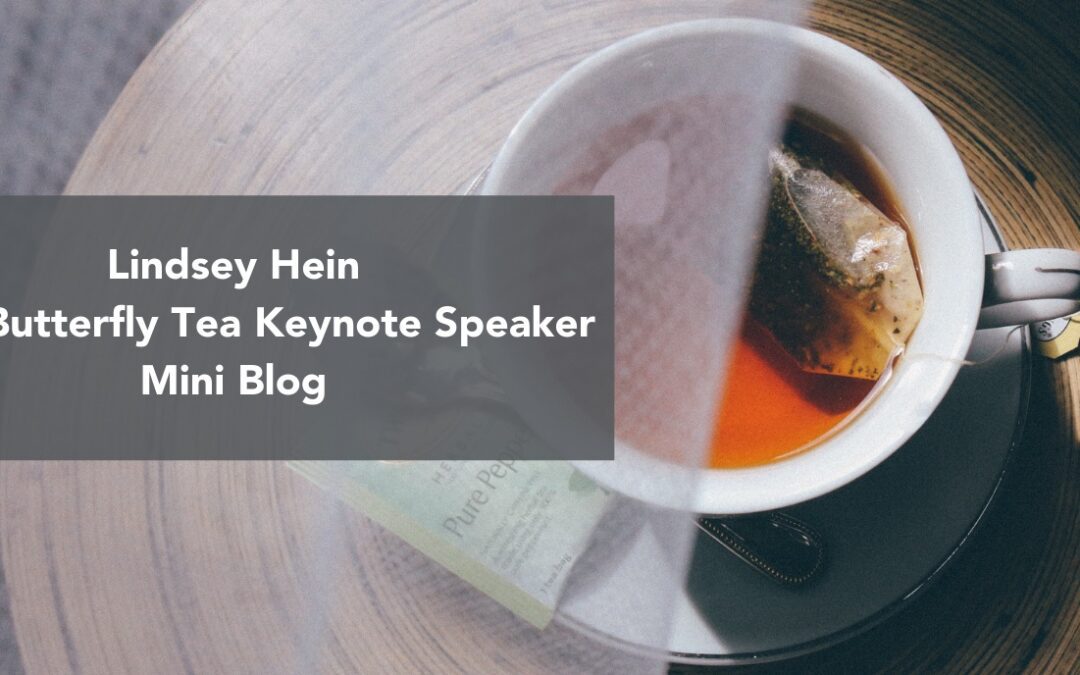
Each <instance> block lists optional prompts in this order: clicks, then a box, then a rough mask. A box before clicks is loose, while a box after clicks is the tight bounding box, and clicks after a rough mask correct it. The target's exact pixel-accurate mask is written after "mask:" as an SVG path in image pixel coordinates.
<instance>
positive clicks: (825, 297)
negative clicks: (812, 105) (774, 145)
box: [751, 148, 922, 380]
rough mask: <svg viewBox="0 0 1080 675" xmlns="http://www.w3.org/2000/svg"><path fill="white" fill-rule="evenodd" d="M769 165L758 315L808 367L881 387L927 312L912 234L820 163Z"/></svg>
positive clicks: (794, 159)
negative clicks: (878, 383) (769, 188)
mask: <svg viewBox="0 0 1080 675" xmlns="http://www.w3.org/2000/svg"><path fill="white" fill-rule="evenodd" d="M769 159H770V165H771V169H772V195H771V197H770V205H769V221H768V226H767V229H766V235H765V238H764V241H763V244H762V252H761V258H760V262H759V266H758V269H757V273H756V277H755V281H754V289H753V294H752V298H751V312H752V313H753V315H754V316H755V317H756V318H757V319H758V320H759V321H761V323H763V324H764V325H765V326H766V328H768V329H769V331H770V332H771V333H772V334H773V336H774V337H775V338H776V339H777V340H778V341H779V342H780V344H781V345H782V346H783V347H784V349H785V350H786V351H787V352H788V353H789V354H790V355H791V356H792V357H794V358H795V360H796V361H798V363H799V365H800V366H801V367H802V369H803V370H807V371H811V372H818V373H828V374H833V375H844V376H849V377H858V378H863V379H869V380H876V379H878V378H879V377H880V376H881V375H882V373H883V372H884V371H885V369H886V367H887V365H888V363H889V361H890V359H891V358H892V357H893V356H894V355H895V354H897V353H898V352H899V351H900V350H901V349H902V348H903V345H904V344H905V342H906V341H907V339H908V337H909V336H910V335H911V332H912V331H913V330H914V328H915V325H916V324H917V323H918V321H919V318H920V316H921V315H922V289H921V287H920V285H919V279H918V276H917V273H916V270H915V262H914V259H913V257H912V253H911V248H910V245H909V243H908V238H907V232H906V231H905V230H904V228H903V227H902V226H901V225H900V224H898V223H896V222H894V221H892V220H890V219H889V218H888V217H887V216H885V215H884V214H883V213H882V212H881V211H879V210H878V209H877V208H876V207H875V206H874V205H873V204H871V203H870V201H869V200H867V199H866V197H864V196H863V195H862V194H860V193H859V192H858V190H857V189H856V188H855V187H853V186H852V185H851V184H850V183H848V182H847V181H846V180H844V179H843V178H842V177H839V176H835V175H830V174H829V173H827V172H826V171H825V170H824V169H822V168H819V167H817V166H815V164H814V163H813V161H812V160H809V159H807V158H805V157H802V156H799V155H797V154H795V153H794V152H792V151H791V150H789V149H787V148H781V149H775V150H773V151H772V152H771V153H770V158H769Z"/></svg>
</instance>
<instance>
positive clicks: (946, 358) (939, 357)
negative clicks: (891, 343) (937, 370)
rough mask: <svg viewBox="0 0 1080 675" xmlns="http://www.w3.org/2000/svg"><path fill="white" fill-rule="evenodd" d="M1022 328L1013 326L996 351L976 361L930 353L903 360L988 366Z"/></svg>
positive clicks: (906, 355)
mask: <svg viewBox="0 0 1080 675" xmlns="http://www.w3.org/2000/svg"><path fill="white" fill-rule="evenodd" d="M1022 328H1024V326H1013V327H1012V328H1010V329H1009V332H1008V333H1006V334H1005V339H1003V340H1002V341H1001V344H1000V345H998V347H997V349H995V350H994V351H993V352H991V353H990V354H989V355H987V356H984V357H983V358H981V359H978V360H971V359H956V358H952V357H949V356H943V355H941V354H933V353H930V352H914V353H908V354H905V355H904V360H905V361H910V360H912V359H925V360H932V361H941V362H944V363H955V364H958V365H960V366H963V367H968V368H977V367H979V366H985V365H986V364H988V363H990V362H991V361H993V360H995V359H996V358H997V357H998V356H1000V355H1001V353H1002V352H1004V351H1005V349H1006V348H1007V347H1008V346H1009V341H1010V340H1012V336H1013V335H1015V334H1016V332H1017V331H1018V330H1020V329H1022Z"/></svg>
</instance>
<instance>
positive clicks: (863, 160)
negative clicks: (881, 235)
mask: <svg viewBox="0 0 1080 675" xmlns="http://www.w3.org/2000/svg"><path fill="white" fill-rule="evenodd" d="M784 143H785V145H787V146H789V147H792V148H795V149H797V150H798V151H800V152H802V153H804V154H806V155H809V156H813V157H816V158H820V159H821V160H823V161H825V162H826V163H828V165H829V166H831V167H832V168H833V169H834V170H836V171H837V172H839V173H840V174H842V175H843V176H844V178H846V179H847V180H848V181H850V182H851V184H853V185H854V186H855V187H856V188H857V189H858V190H859V191H860V192H861V193H862V194H863V195H865V196H866V198H867V199H869V200H870V201H871V202H872V203H873V204H874V206H876V207H877V208H878V209H879V210H881V211H882V212H883V213H884V214H886V215H887V216H888V217H889V218H891V219H893V220H895V221H897V222H899V223H900V224H902V225H904V227H905V229H907V226H906V224H905V223H904V219H903V216H902V213H901V209H900V208H899V205H898V203H897V201H896V199H895V198H894V197H893V195H892V191H891V189H890V187H889V185H888V182H887V181H886V180H885V178H884V176H883V175H882V173H881V171H880V169H879V168H878V166H877V164H876V162H875V161H874V160H873V158H872V157H870V156H869V155H868V154H867V153H866V151H865V150H864V149H863V148H862V146H860V145H859V144H858V143H856V142H855V141H854V140H853V139H851V138H850V137H848V136H846V135H845V134H843V133H842V132H840V131H839V130H837V129H835V128H832V127H831V126H829V125H828V124H827V123H825V122H823V121H822V120H819V119H816V118H814V117H812V116H810V115H807V114H806V113H803V112H797V113H796V115H795V116H794V118H793V120H792V121H791V123H790V124H789V125H788V128H787V130H786V132H785V135H784ZM909 236H910V235H909ZM875 384H876V382H874V381H873V380H867V379H856V378H853V377H843V376H839V375H826V374H820V373H814V372H808V371H806V370H804V369H802V368H800V367H799V364H798V363H797V362H796V361H795V359H794V358H792V356H790V355H789V354H788V353H787V352H786V351H785V350H784V349H783V348H782V347H781V346H780V344H779V343H778V342H777V341H776V340H775V339H774V338H773V336H772V335H771V334H770V333H769V331H768V330H766V329H765V328H764V327H763V326H762V325H761V324H760V323H758V322H757V321H756V320H755V319H754V317H753V316H747V317H746V319H745V320H744V326H743V330H742V332H741V335H740V336H739V338H738V341H737V343H736V345H735V347H734V348H733V351H732V357H731V365H730V366H729V369H728V373H727V381H726V386H725V392H724V394H723V396H721V401H720V410H719V411H718V413H717V415H716V418H715V419H716V422H715V428H714V431H713V441H712V447H711V453H710V464H711V466H713V467H715V468H738V467H747V466H754V465H759V464H765V463H768V462H771V461H774V460H777V459H780V458H782V457H784V456H787V455H790V454H792V453H793V452H795V451H797V450H799V449H801V448H804V447H806V446H807V445H808V444H810V443H813V442H814V441H815V440H817V439H819V438H821V437H822V436H824V435H825V434H827V433H828V432H829V431H830V430H832V429H834V428H835V427H836V426H837V425H839V424H840V423H841V422H843V421H844V420H845V419H847V418H848V417H849V416H850V415H851V414H852V413H853V411H854V410H855V409H856V408H857V407H858V406H859V405H860V403H862V402H863V401H864V400H865V399H866V398H867V396H868V395H869V394H870V393H871V391H872V390H873V388H874V386H875Z"/></svg>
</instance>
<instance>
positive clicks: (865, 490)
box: [556, 199, 1029, 664]
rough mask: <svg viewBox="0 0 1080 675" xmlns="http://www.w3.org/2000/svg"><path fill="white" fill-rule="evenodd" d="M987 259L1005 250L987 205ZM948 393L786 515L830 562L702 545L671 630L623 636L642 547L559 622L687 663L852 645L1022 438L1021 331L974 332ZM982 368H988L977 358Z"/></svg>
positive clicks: (953, 529)
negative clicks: (818, 543)
mask: <svg viewBox="0 0 1080 675" xmlns="http://www.w3.org/2000/svg"><path fill="white" fill-rule="evenodd" d="M979 207H980V209H981V211H982V214H983V223H984V228H985V237H984V240H985V246H986V250H987V252H995V251H1000V250H1002V249H1003V248H1004V246H1003V244H1002V242H1001V238H1000V236H999V234H998V229H997V227H996V226H995V225H994V223H993V219H992V217H991V216H990V214H989V212H988V211H987V210H986V208H985V205H984V204H983V203H982V200H981V199H980V200H979ZM968 358H969V360H972V361H976V362H980V363H981V365H978V366H968V367H965V368H962V369H961V371H960V374H959V375H958V376H957V379H956V383H955V384H954V385H953V388H952V390H951V391H950V392H949V394H948V396H947V397H946V398H945V400H944V401H943V402H942V404H941V406H940V407H939V408H938V410H937V411H936V412H935V413H934V415H933V416H932V417H931V418H930V420H929V421H928V422H927V424H926V426H925V427H923V429H922V430H921V431H920V432H919V433H918V434H917V435H916V436H915V437H914V438H913V439H912V440H911V441H909V442H908V444H907V445H905V446H904V447H903V448H901V449H900V450H899V451H897V453H896V454H895V455H893V456H892V457H891V458H889V459H888V460H887V461H886V462H885V463H883V464H882V465H881V466H879V467H877V468H876V469H874V470H873V471H872V472H870V473H869V474H867V475H866V476H864V477H863V478H861V479H859V480H858V481H856V482H854V483H852V484H851V485H848V486H846V487H845V488H842V489H841V490H839V491H837V492H834V493H832V494H829V495H827V496H825V497H822V498H820V499H816V500H813V501H811V502H808V503H806V504H803V505H800V506H797V507H792V508H790V509H785V510H786V511H787V512H789V513H791V514H793V515H795V516H797V517H799V518H801V519H803V520H805V521H806V522H808V523H810V524H811V525H812V526H813V527H815V528H816V529H817V530H818V531H819V532H820V533H821V535H822V536H823V538H824V540H825V542H826V546H827V549H828V566H827V568H826V570H825V572H824V574H823V576H822V577H821V578H820V579H818V580H816V581H815V582H814V583H813V584H812V585H811V586H809V587H808V588H805V589H798V590H791V589H787V588H783V587H781V586H779V585H777V584H775V583H774V582H773V581H771V580H769V579H767V578H765V577H764V576H762V575H760V574H758V573H757V572H755V571H754V570H752V569H751V568H750V567H748V566H747V565H745V564H743V563H742V562H740V561H738V560H736V559H735V558H734V557H733V556H732V555H730V554H729V553H727V552H726V551H725V550H723V549H722V548H721V547H720V546H718V545H717V544H715V543H714V542H712V541H711V540H709V539H707V538H705V537H704V536H702V537H700V538H699V541H698V544H697V549H696V552H695V555H694V559H693V562H692V565H691V570H690V574H689V579H688V583H687V587H686V592H685V593H684V594H683V595H682V597H680V598H678V599H677V600H676V603H675V609H674V612H675V613H674V622H673V630H672V632H671V635H670V636H665V635H658V636H653V637H647V638H643V637H642V636H641V635H631V634H629V633H628V632H627V630H628V629H627V628H626V627H627V626H628V625H632V623H633V622H626V621H625V620H620V619H623V618H624V617H619V616H617V614H618V612H617V611H612V610H613V607H617V605H618V604H619V602H620V600H619V599H620V598H624V597H627V596H633V595H636V592H635V585H636V584H640V583H641V580H642V578H643V577H642V570H645V569H651V568H653V567H654V565H655V550H650V544H649V543H648V542H643V543H641V544H640V545H638V544H636V543H635V544H634V545H631V546H628V547H627V552H626V555H625V557H623V558H622V559H621V560H620V562H619V563H618V564H617V565H615V566H614V567H613V569H611V570H610V574H608V575H605V576H604V578H603V581H602V582H601V583H598V584H596V585H594V586H593V587H591V588H587V589H584V590H582V591H580V592H577V593H575V594H574V596H573V597H570V598H567V599H566V600H565V601H564V603H563V605H562V607H561V608H560V613H559V614H558V615H557V618H556V620H557V621H560V622H562V623H564V624H567V625H570V626H572V627H574V628H575V629H577V630H580V631H582V632H584V633H586V634H588V635H591V636H593V637H595V638H597V639H599V640H601V641H603V642H607V643H615V644H617V645H619V646H620V647H621V648H623V649H628V650H630V651H634V652H639V653H642V652H644V653H648V654H652V655H655V656H657V657H659V658H666V659H668V660H671V661H677V662H684V663H708V664H737V663H743V662H747V661H751V660H753V661H755V662H762V661H767V660H779V659H784V658H789V657H793V656H797V655H800V654H805V653H807V652H810V651H814V650H817V649H821V648H824V647H826V646H829V645H832V644H835V643H837V642H840V641H842V640H845V639H847V638H850V637H852V636H854V635H856V634H858V633H860V632H862V631H864V630H867V629H868V628H870V627H871V626H873V625H875V624H877V623H878V622H880V621H882V620H883V619H885V618H887V617H889V616H891V615H892V614H893V613H895V612H896V611H898V610H899V609H900V608H902V607H904V606H906V605H907V604H908V603H909V602H910V601H911V600H912V598H914V597H915V596H916V595H918V594H919V593H920V592H921V591H922V590H923V589H925V588H926V586H927V585H928V584H929V583H930V582H931V581H932V580H934V579H935V578H936V577H937V575H938V573H939V572H940V571H941V570H942V568H944V566H945V565H946V564H948V562H949V561H950V560H952V558H953V556H954V555H955V554H956V553H957V551H959V550H960V548H961V547H962V546H963V545H964V544H965V542H966V541H967V540H968V537H969V535H970V534H971V533H972V531H973V530H974V528H975V527H976V526H977V525H978V523H979V521H980V520H981V518H982V515H983V513H984V512H985V510H986V508H987V506H988V505H989V503H990V501H991V500H992V499H993V497H994V495H995V493H996V492H997V488H998V485H999V483H1000V481H1001V479H1002V477H1003V475H1004V471H1005V467H1006V464H1007V460H1008V458H1009V455H1010V452H1011V450H1012V448H1013V445H1014V444H1015V442H1016V440H1017V439H1018V437H1019V435H1020V431H1021V428H1022V426H1023V419H1024V413H1025V411H1026V407H1027V399H1028V377H1029V351H1028V337H1027V331H1026V330H1011V329H997V330H988V331H979V332H978V333H976V337H975V340H974V343H973V344H972V348H971V350H970V352H969V355H968ZM984 361H985V363H983V362H984Z"/></svg>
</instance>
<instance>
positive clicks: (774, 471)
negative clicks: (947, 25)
mask: <svg viewBox="0 0 1080 675" xmlns="http://www.w3.org/2000/svg"><path fill="white" fill-rule="evenodd" d="M703 40H749V41H755V40H769V41H773V42H772V43H773V44H777V43H776V42H775V41H781V42H782V44H781V45H780V46H786V47H789V48H792V49H793V50H794V56H795V58H796V59H797V64H798V65H797V67H798V73H799V74H798V78H797V82H796V85H795V87H794V89H795V90H794V93H793V101H792V102H793V103H794V104H795V105H797V106H799V107H801V108H804V109H806V110H809V111H810V112H812V113H816V114H817V115H819V116H821V117H823V118H824V119H826V120H828V121H829V122H831V123H832V124H834V125H836V126H837V127H839V128H841V129H843V130H844V131H846V132H847V133H848V134H850V135H851V136H852V137H854V138H855V139H856V140H858V141H859V142H860V143H862V144H863V145H865V146H866V147H867V148H868V149H869V150H870V151H871V152H872V153H873V155H874V156H875V157H876V158H877V160H878V161H879V162H880V163H881V165H882V167H883V168H884V170H885V173H886V175H887V176H888V177H889V179H890V182H891V184H892V187H893V188H894V191H895V194H896V197H897V198H898V200H899V202H900V204H901V205H902V207H903V209H904V211H905V213H906V215H907V216H908V220H909V224H910V227H911V230H912V235H913V239H914V241H915V244H916V248H917V256H918V259H919V264H920V267H921V272H922V281H923V290H924V296H925V307H924V313H923V316H922V319H921V320H920V322H919V325H918V327H917V328H916V330H915V332H914V333H913V335H912V336H911V338H910V340H909V342H908V345H907V353H908V354H912V355H934V357H933V358H904V357H901V358H900V360H899V361H898V363H897V365H896V367H895V369H894V371H893V373H892V375H891V377H890V378H889V380H888V382H887V383H886V384H885V385H884V386H883V387H882V388H881V390H880V391H879V392H878V393H877V394H876V396H875V397H874V398H873V399H872V400H871V401H870V403H869V404H868V405H867V406H866V407H865V408H864V409H863V410H862V411H861V412H859V413H858V414H857V415H856V416H855V417H854V418H853V419H851V420H850V421H849V422H848V423H847V424H846V425H845V426H844V427H843V428H842V429H841V430H840V431H838V432H837V433H835V434H832V435H829V436H826V437H824V438H823V439H822V440H821V441H820V442H818V443H817V444H816V445H814V446H813V447H812V448H810V449H808V450H806V451H804V452H801V453H798V454H795V455H793V456H791V457H789V458H787V459H783V460H780V461H776V462H773V463H770V464H765V465H761V466H755V467H751V468H743V469H689V468H686V467H682V466H676V465H674V464H671V463H667V462H663V461H660V460H658V459H656V458H654V457H651V456H649V455H646V454H645V453H641V452H638V451H635V450H634V449H633V448H629V447H626V446H625V445H622V444H620V443H619V442H618V440H617V441H616V457H617V459H618V461H617V462H580V463H578V467H579V468H580V469H581V470H582V471H583V472H585V473H587V474H589V475H590V476H592V477H593V478H595V479H597V480H598V481H599V482H601V483H604V484H607V485H608V486H610V487H612V488H613V489H615V490H618V491H621V492H624V493H628V494H630V495H631V496H633V497H636V498H639V499H643V500H645V501H648V502H651V503H654V504H657V505H660V506H665V507H671V508H679V509H692V510H694V511H697V512H700V513H715V514H740V513H752V512H758V511H765V510H770V509H777V508H781V507H784V506H788V505H791V504H795V503H798V502H802V501H805V500H808V499H812V498H814V497H818V496H820V495H823V494H825V493H827V492H829V491H831V490H834V489H836V488H838V487H840V486H842V485H844V484H846V483H848V482H850V481H852V480H854V479H856V478H858V477H859V476H861V475H863V474H864V473H866V472H867V471H869V470H870V469H872V468H873V467H875V466H876V465H878V464H879V463H880V462H882V461H883V460H884V459H885V458H887V457H888V456H889V455H891V454H892V453H893V452H895V451H896V450H897V449H898V448H899V447H900V446H901V445H903V443H904V442H905V441H907V440H908V439H909V438H910V437H911V436H912V434H914V433H915V431H917V430H918V429H919V428H920V427H921V426H922V425H923V423H924V422H925V421H926V420H927V418H928V417H929V416H930V414H931V413H932V412H933V410H934V409H935V407H936V406H937V405H938V403H940V401H941V400H942V398H943V397H944V396H945V393H946V392H947V391H948V389H949V386H950V385H951V384H952V382H953V379H954V378H955V377H956V374H957V371H958V370H959V368H960V364H961V361H962V359H963V358H964V356H965V354H966V353H967V351H968V347H969V346H970V344H971V341H972V338H973V336H974V332H975V330H976V328H979V327H983V328H985V327H992V326H1002V325H1019V324H1023V323H1030V322H1035V321H1039V320H1043V319H1049V318H1055V317H1059V316H1063V315H1066V314H1071V313H1073V312H1076V311H1080V273H1078V272H1077V270H1080V253H1077V252H1074V251H1065V250H1055V249H1033V250H1026V251H1011V252H1007V253H1001V254H995V255H992V256H985V255H984V253H983V250H984V249H983V241H982V228H981V224H980V219H979V212H978V209H977V206H976V203H975V199H974V195H973V191H972V188H971V183H970V182H969V180H968V177H967V175H966V173H965V171H964V167H963V164H962V163H961V161H960V157H959V156H958V155H957V152H956V150H955V149H954V148H953V146H952V144H951V143H950V142H949V139H948V136H947V135H946V134H945V131H944V130H943V129H942V128H941V126H940V125H939V124H938V122H937V120H935V119H934V117H933V115H932V114H931V113H930V111H929V110H927V108H926V107H925V106H924V105H923V104H922V102H920V101H919V99H918V98H917V97H916V96H915V95H914V94H913V93H912V92H911V91H910V90H909V89H908V88H907V87H905V86H904V84H903V83H901V82H900V81H899V80H898V79H896V78H895V77H894V76H893V75H891V74H890V73H889V72H888V71H886V70H885V69H884V68H882V67H881V66H880V65H878V64H877V63H875V62H874V61H873V60H871V59H870V58H868V57H867V56H864V55H863V54H861V53H859V52H857V51H855V50H854V49H851V48H850V47H847V46H845V45H843V44H841V43H840V42H837V41H835V40H833V39H830V38H828V37H825V36H823V35H820V34H818V33H814V32H812V31H809V30H805V29H801V28H794V27H785V26H780V25H778V24H772V23H768V22H765V21H760V20H752V19H714V20H705V21H695V22H689V23H682V24H674V25H671V26H665V27H662V28H657V29H654V30H651V31H648V32H645V33H641V34H639V35H636V36H633V37H631V38H628V39H626V40H623V41H620V42H618V43H616V44H615V45H612V46H611V47H608V48H607V49H605V50H603V51H601V52H599V53H597V54H595V55H593V56H592V57H590V58H588V59H586V60H585V61H583V62H582V63H581V64H579V65H578V66H576V67H575V68H573V69H572V70H571V71H570V72H568V73H567V74H566V75H565V76H563V77H562V78H561V79H560V80H559V81H558V82H557V83H555V84H554V85H553V86H552V87H551V88H550V89H549V90H548V91H547V92H546V93H545V94H544V95H543V96H541V97H540V99H539V100H537V102H536V103H535V104H534V105H533V106H532V107H531V108H530V109H529V110H528V112H527V113H526V114H525V116H524V117H523V118H522V120H521V121H520V122H519V123H518V125H517V127H515V130H514V131H513V133H512V134H511V136H510V138H509V140H508V141H507V143H506V144H505V145H504V147H503V148H502V150H501V152H500V153H499V155H498V157H497V158H496V161H495V163H494V165H493V166H492V169H491V172H490V173H489V175H488V177H487V180H486V182H485V184H484V186H483V192H484V193H485V194H536V193H538V192H543V191H545V190H550V189H552V188H553V187H554V181H556V180H558V178H559V177H561V176H564V175H565V172H566V171H568V165H569V162H571V161H573V160H574V159H575V158H574V157H573V154H574V151H575V150H580V149H582V148H586V147H588V146H589V145H590V144H591V142H592V140H593V139H595V138H597V137H598V136H599V133H600V132H601V131H603V130H605V129H608V128H610V127H612V126H615V125H617V124H620V123H623V122H626V121H628V120H630V119H632V118H633V117H635V116H636V115H638V114H640V113H643V112H645V111H647V110H648V109H650V108H651V107H653V106H655V105H656V101H657V99H658V97H660V98H662V97H663V95H664V91H663V90H664V88H665V87H666V86H667V85H666V84H665V83H664V82H657V81H656V79H657V78H655V76H654V74H655V72H656V71H657V70H661V71H662V70H663V67H660V68H658V67H657V60H658V59H663V60H665V61H667V62H668V63H666V64H662V65H666V66H668V67H670V66H674V67H685V68H687V69H692V68H694V67H695V64H697V63H698V62H699V60H700V59H699V57H700V53H701V48H702V44H703ZM628 92H630V93H631V94H632V95H629V96H628V95H627V93H628ZM575 99H577V101H578V102H579V103H580V102H581V101H589V100H616V99H617V100H619V101H620V105H618V106H606V107H604V108H603V109H596V108H592V109H588V110H586V111H583V113H582V114H580V115H575V116H572V117H570V118H568V117H567V116H566V114H565V109H566V108H565V106H566V104H567V102H568V101H574V100H575ZM635 101H636V102H638V103H636V104H635V103H634V102H635ZM635 106H636V107H635ZM560 108H561V109H562V110H561V112H560ZM556 119H557V122H556ZM560 161H565V162H566V164H563V165H561V166H560V165H559V162H560ZM674 161H677V159H676V160H674ZM1047 270H1066V271H1058V272H1053V271H1047ZM1068 270H1071V271H1068ZM688 488H689V490H691V491H692V492H693V495H692V497H690V498H689V499H688V497H687V490H688Z"/></svg>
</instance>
